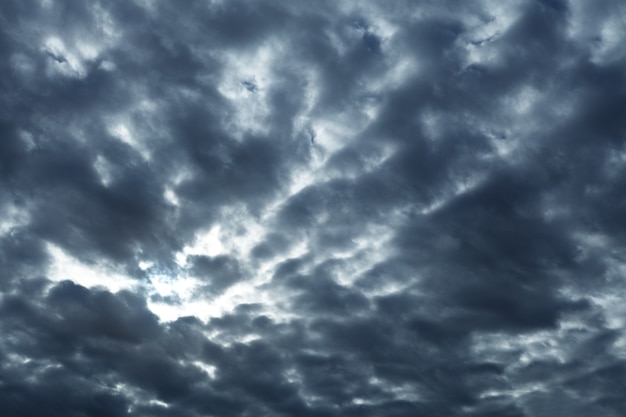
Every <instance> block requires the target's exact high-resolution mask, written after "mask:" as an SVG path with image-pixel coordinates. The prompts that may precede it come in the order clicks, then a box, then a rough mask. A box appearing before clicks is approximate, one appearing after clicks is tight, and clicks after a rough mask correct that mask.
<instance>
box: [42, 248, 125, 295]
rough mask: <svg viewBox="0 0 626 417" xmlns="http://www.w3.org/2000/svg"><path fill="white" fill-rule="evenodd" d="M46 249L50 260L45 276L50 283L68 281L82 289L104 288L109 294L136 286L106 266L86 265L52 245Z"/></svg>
mask: <svg viewBox="0 0 626 417" xmlns="http://www.w3.org/2000/svg"><path fill="white" fill-rule="evenodd" d="M46 249H47V250H48V253H49V254H50V257H51V258H52V262H51V263H50V266H49V269H48V275H47V276H48V278H49V279H50V280H52V281H57V282H60V281H65V280H70V281H73V282H75V283H76V284H79V285H82V286H83V287H87V288H94V287H104V288H106V289H107V290H109V291H111V292H117V291H120V290H122V289H131V288H133V287H134V286H135V285H136V281H135V280H132V279H131V278H128V277H126V276H124V275H122V274H119V273H117V272H116V271H115V270H113V269H112V268H109V267H107V266H106V265H97V264H96V265H86V264H84V263H82V262H80V261H79V260H77V259H75V258H73V257H72V256H70V255H68V254H67V253H66V252H65V251H64V250H63V249H61V248H60V247H58V246H56V245H54V244H52V243H47V244H46Z"/></svg>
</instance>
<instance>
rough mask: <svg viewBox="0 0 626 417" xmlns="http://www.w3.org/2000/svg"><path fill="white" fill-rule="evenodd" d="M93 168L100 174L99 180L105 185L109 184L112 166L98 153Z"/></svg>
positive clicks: (111, 176)
mask: <svg viewBox="0 0 626 417" xmlns="http://www.w3.org/2000/svg"><path fill="white" fill-rule="evenodd" d="M94 168H95V169H96V172H97V173H98V175H99V176H100V182H101V183H102V185H104V186H105V187H106V186H108V185H109V184H111V180H112V179H113V175H112V174H113V171H114V169H113V167H112V166H111V164H110V163H109V161H107V160H106V158H104V157H103V156H102V155H98V157H97V158H96V161H95V162H94Z"/></svg>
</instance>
